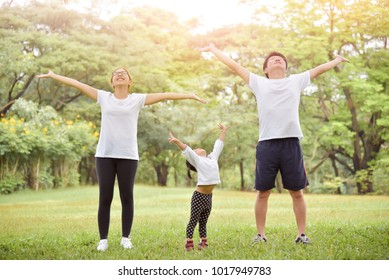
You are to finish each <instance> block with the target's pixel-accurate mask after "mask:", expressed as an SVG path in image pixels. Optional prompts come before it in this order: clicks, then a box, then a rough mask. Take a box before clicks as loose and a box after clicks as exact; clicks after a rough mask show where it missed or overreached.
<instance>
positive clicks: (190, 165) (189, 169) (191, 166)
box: [185, 161, 197, 179]
mask: <svg viewBox="0 0 389 280" xmlns="http://www.w3.org/2000/svg"><path fill="white" fill-rule="evenodd" d="M185 163H186V167H187V168H188V178H189V179H192V176H191V175H190V171H191V170H192V171H194V172H197V169H196V167H194V166H193V165H192V164H191V163H190V162H189V161H186V162H185Z"/></svg>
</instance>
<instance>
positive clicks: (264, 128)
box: [248, 71, 310, 141]
mask: <svg viewBox="0 0 389 280" xmlns="http://www.w3.org/2000/svg"><path fill="white" fill-rule="evenodd" d="M309 84H310V74H309V71H306V72H303V73H300V74H296V75H290V76H289V77H285V78H283V79H267V78H265V77H261V76H258V75H256V74H253V73H250V80H249V84H248V85H249V87H250V88H251V90H252V91H253V94H254V96H255V98H256V100H257V109H258V117H259V141H263V140H269V139H277V138H287V137H298V138H300V139H301V138H302V137H303V133H302V131H301V127H300V120H299V105H300V96H301V92H302V90H304V89H305V88H306V87H307V86H308V85H309Z"/></svg>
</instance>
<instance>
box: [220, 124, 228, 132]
mask: <svg viewBox="0 0 389 280" xmlns="http://www.w3.org/2000/svg"><path fill="white" fill-rule="evenodd" d="M229 128H230V127H229V126H225V125H224V124H221V123H219V129H220V130H221V131H227V129H229Z"/></svg>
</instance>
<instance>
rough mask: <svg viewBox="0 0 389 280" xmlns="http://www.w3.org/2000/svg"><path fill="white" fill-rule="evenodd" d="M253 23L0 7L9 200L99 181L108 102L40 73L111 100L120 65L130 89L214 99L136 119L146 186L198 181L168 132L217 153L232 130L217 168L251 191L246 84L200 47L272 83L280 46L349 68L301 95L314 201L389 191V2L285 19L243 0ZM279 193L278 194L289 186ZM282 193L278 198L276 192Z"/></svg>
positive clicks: (252, 137)
mask: <svg viewBox="0 0 389 280" xmlns="http://www.w3.org/2000/svg"><path fill="white" fill-rule="evenodd" d="M242 2H243V3H242V5H250V6H252V8H253V9H254V10H256V13H255V18H254V19H253V23H252V24H249V25H233V26H228V27H224V28H220V29H216V30H210V31H208V32H207V33H205V34H196V33H194V30H195V28H196V24H195V22H194V21H190V22H185V23H183V22H180V21H179V20H178V18H177V16H176V15H175V14H172V13H171V12H168V11H164V10H161V9H158V8H152V7H137V8H131V9H123V10H122V11H121V13H120V14H118V15H116V16H114V17H111V18H110V19H108V20H103V19H101V17H100V15H101V14H102V11H103V10H102V9H101V7H102V6H103V5H102V4H103V1H94V3H95V7H96V8H95V9H93V10H91V11H90V12H89V13H87V14H84V13H81V12H77V11H74V10H70V9H68V8H67V7H66V6H63V5H60V4H59V3H58V2H53V1H48V2H44V1H42V2H41V1H29V2H27V4H25V5H24V6H20V5H17V4H14V3H13V1H5V2H3V4H2V6H1V8H0V37H1V40H0V114H1V117H0V168H1V171H0V191H1V192H3V193H10V192H13V191H14V190H15V189H18V188H26V187H27V188H33V189H39V188H57V187H65V186H74V185H77V184H79V183H96V175H95V172H94V157H93V155H94V150H95V147H96V141H97V139H98V131H99V126H100V112H99V107H98V105H96V104H94V103H93V102H91V101H90V100H89V99H87V98H86V97H84V96H81V93H80V92H78V91H77V90H74V89H72V88H69V87H66V86H62V85H60V84H58V83H57V82H55V81H52V80H37V79H34V76H35V75H36V74H38V73H44V72H47V71H48V69H51V70H53V71H54V72H57V73H60V74H62V75H65V76H69V77H73V78H76V79H78V80H80V81H82V82H84V83H87V84H90V85H91V86H94V87H96V88H101V89H105V90H110V88H109V77H110V73H111V71H112V70H113V69H115V68H117V67H120V66H125V67H126V68H128V69H129V71H130V73H131V76H132V79H133V80H134V81H135V83H134V86H133V88H132V89H131V91H132V92H143V93H152V92H163V91H177V92H196V93H197V94H198V95H200V96H201V97H203V98H205V99H207V100H209V101H210V102H209V104H207V105H202V104H197V103H194V102H190V101H180V102H165V103H160V104H156V105H153V106H149V107H148V108H145V109H144V110H143V111H142V112H141V115H140V120H139V131H138V139H139V148H140V157H141V161H140V166H139V172H138V175H137V176H138V177H137V181H138V182H142V183H147V184H155V185H160V186H167V185H168V186H180V185H191V184H193V181H192V182H190V181H187V178H186V177H185V166H184V162H185V161H184V159H183V158H182V156H181V153H180V152H179V151H178V150H177V148H176V147H175V146H173V145H171V144H169V143H168V142H167V136H168V131H169V130H171V131H174V132H175V134H176V135H177V136H178V137H179V138H181V139H182V140H184V141H185V142H186V143H188V144H189V145H191V146H193V147H197V146H200V147H203V148H205V149H206V150H207V151H210V149H212V146H213V142H214V140H215V139H216V137H217V135H218V131H217V123H219V122H223V123H226V124H228V125H230V126H231V129H230V130H229V132H228V135H227V137H226V145H225V150H224V152H223V154H222V156H221V158H220V167H221V175H222V178H223V183H222V188H232V189H239V190H244V189H251V188H252V186H253V181H254V177H253V176H254V172H253V171H254V161H255V152H254V151H255V145H256V142H257V140H258V139H257V138H258V119H257V113H256V105H255V100H254V98H253V96H252V94H251V92H250V90H249V88H248V87H247V86H246V85H245V84H244V83H243V82H242V81H241V80H240V79H239V78H237V77H236V76H235V75H233V74H232V73H231V72H229V70H228V69H226V67H225V66H224V65H222V64H221V63H220V62H218V61H216V60H215V59H214V58H213V57H212V56H209V55H202V54H201V53H199V52H198V51H197V50H196V48H198V47H201V46H204V45H207V44H208V43H209V42H214V43H215V44H216V45H217V46H218V47H219V48H220V49H222V50H223V51H225V52H226V53H227V54H229V55H230V56H231V57H233V58H234V59H235V60H236V61H238V62H239V63H241V64H242V65H244V66H246V67H247V68H249V69H250V70H251V71H253V72H255V73H259V74H261V72H262V70H261V69H262V63H263V59H264V57H265V56H266V54H267V53H268V52H269V51H272V50H278V51H281V52H282V53H284V54H285V55H286V56H287V58H288V64H289V73H298V72H302V71H305V70H308V69H310V68H312V67H314V66H316V65H318V64H321V63H324V62H326V61H328V60H330V59H332V58H334V56H335V55H336V54H341V55H343V56H345V57H347V58H349V59H350V60H351V63H350V64H343V65H341V66H340V67H338V68H336V69H335V71H330V72H328V73H326V74H325V75H322V76H320V77H319V78H318V79H316V80H314V81H313V82H312V84H311V86H310V87H309V88H308V89H307V90H306V91H305V92H304V93H303V98H302V102H301V107H300V118H301V124H302V127H303V132H304V136H305V137H304V139H303V141H302V145H303V150H304V153H305V163H306V168H307V171H308V173H309V178H310V183H311V185H310V188H309V191H311V192H315V193H338V194H340V193H342V194H346V193H347V194H348V193H359V194H365V193H376V194H387V193H388V192H389V190H388V187H387V185H388V179H387V176H386V175H385V174H387V173H388V169H389V160H388V158H389V157H388V152H389V149H388V140H389V132H388V127H389V100H388V99H389V88H388V84H389V75H388V73H389V52H388V37H389V32H388V30H389V19H388V17H387V9H388V7H389V5H388V1H387V0H377V1H367V0H358V1H356V0H350V1H336V0H334V1H321V0H307V1H298V0H288V1H285V5H284V6H283V7H280V8H278V9H271V7H270V6H261V5H260V3H259V2H260V1H250V0H246V1H242ZM278 187H280V185H279V184H278ZM278 189H280V188H278Z"/></svg>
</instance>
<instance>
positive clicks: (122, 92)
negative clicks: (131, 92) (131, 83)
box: [113, 86, 128, 99]
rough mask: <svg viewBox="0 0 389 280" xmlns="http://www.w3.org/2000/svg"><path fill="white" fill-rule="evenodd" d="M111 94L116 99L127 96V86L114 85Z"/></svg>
mask: <svg viewBox="0 0 389 280" xmlns="http://www.w3.org/2000/svg"><path fill="white" fill-rule="evenodd" d="M113 94H114V95H115V97H116V98H118V99H125V98H127V97H128V87H127V86H125V87H124V86H116V87H115V90H114V93H113Z"/></svg>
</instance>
